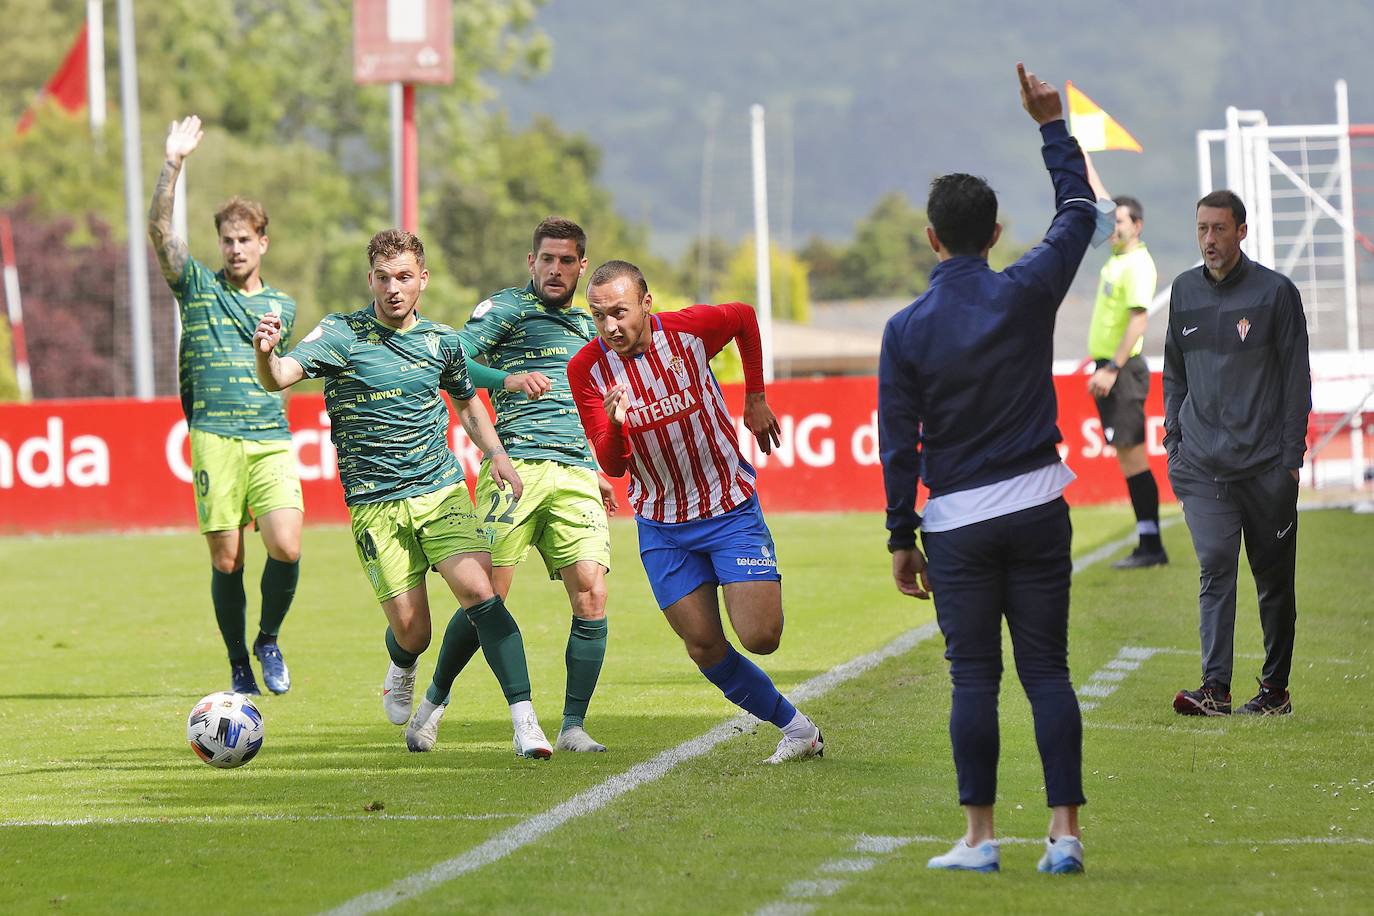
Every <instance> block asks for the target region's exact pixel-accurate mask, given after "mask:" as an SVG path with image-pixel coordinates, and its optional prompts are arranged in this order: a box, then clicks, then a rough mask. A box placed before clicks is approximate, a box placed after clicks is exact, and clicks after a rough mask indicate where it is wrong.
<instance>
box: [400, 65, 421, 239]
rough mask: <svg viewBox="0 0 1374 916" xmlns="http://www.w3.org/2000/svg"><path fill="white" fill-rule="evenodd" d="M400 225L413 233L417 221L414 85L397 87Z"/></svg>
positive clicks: (418, 197) (417, 171)
mask: <svg viewBox="0 0 1374 916" xmlns="http://www.w3.org/2000/svg"><path fill="white" fill-rule="evenodd" d="M401 122H402V123H401V146H402V151H401V166H402V168H401V227H402V228H403V229H405V230H406V231H407V232H416V231H418V227H419V224H420V149H419V146H420V138H419V132H418V130H417V129H416V126H415V84H414V83H406V84H405V86H404V87H402V90H401Z"/></svg>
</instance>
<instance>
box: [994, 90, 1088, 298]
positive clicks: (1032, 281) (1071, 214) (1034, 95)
mask: <svg viewBox="0 0 1374 916" xmlns="http://www.w3.org/2000/svg"><path fill="white" fill-rule="evenodd" d="M1016 73H1017V76H1018V77H1019V79H1020V81H1021V104H1022V106H1023V107H1024V108H1025V109H1026V112H1027V113H1028V114H1029V115H1030V116H1031V118H1032V119H1034V121H1035V123H1036V124H1038V125H1040V136H1041V139H1042V140H1043V145H1042V146H1041V147H1040V155H1041V157H1042V158H1043V159H1044V162H1045V168H1046V169H1047V170H1048V171H1049V173H1050V180H1051V181H1052V182H1054V206H1055V214H1054V220H1053V221H1052V222H1051V223H1050V228H1049V231H1047V232H1046V233H1045V239H1044V241H1042V242H1041V243H1040V244H1039V245H1036V246H1035V247H1034V248H1032V249H1031V250H1030V251H1028V252H1026V254H1025V255H1023V256H1022V257H1021V259H1020V260H1018V261H1017V262H1016V263H1015V264H1013V265H1012V266H1011V267H1009V268H1007V271H1006V274H1007V276H1009V277H1011V278H1012V279H1014V280H1016V281H1017V282H1020V283H1023V284H1025V285H1031V286H1035V287H1037V288H1039V289H1041V290H1043V291H1044V292H1045V293H1046V294H1048V296H1049V297H1050V298H1049V302H1050V304H1051V305H1052V306H1053V307H1054V308H1055V309H1056V310H1057V309H1058V308H1059V304H1060V303H1061V302H1062V301H1063V300H1064V294H1065V293H1067V292H1068V290H1069V285H1070V284H1071V283H1073V278H1074V274H1076V273H1077V272H1078V265H1079V264H1080V263H1081V262H1082V261H1083V254H1084V253H1085V252H1086V251H1087V250H1088V242H1089V241H1091V240H1092V235H1093V229H1094V228H1095V227H1096V225H1097V204H1096V195H1095V194H1094V193H1093V189H1092V186H1091V185H1089V184H1088V171H1087V165H1086V164H1085V163H1084V161H1083V151H1082V150H1081V149H1079V147H1078V141H1077V140H1075V139H1074V138H1073V137H1071V136H1070V135H1069V131H1068V127H1067V126H1066V125H1065V124H1064V104H1063V100H1062V99H1060V97H1059V90H1058V89H1056V88H1055V87H1053V86H1051V85H1050V84H1049V83H1047V82H1045V81H1044V80H1042V79H1039V78H1038V77H1037V76H1036V75H1035V74H1034V73H1030V72H1028V71H1027V70H1026V68H1025V67H1024V66H1023V65H1022V64H1017V65H1016Z"/></svg>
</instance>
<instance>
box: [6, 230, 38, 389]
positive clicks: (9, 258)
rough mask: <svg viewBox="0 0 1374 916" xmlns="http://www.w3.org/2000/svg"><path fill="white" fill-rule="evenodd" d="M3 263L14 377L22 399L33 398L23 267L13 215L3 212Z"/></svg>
mask: <svg viewBox="0 0 1374 916" xmlns="http://www.w3.org/2000/svg"><path fill="white" fill-rule="evenodd" d="M0 264H2V265H3V266H4V273H5V282H4V287H5V309H6V312H7V314H8V315H9V319H10V344H11V346H13V348H14V379H15V381H16V382H18V384H19V399H20V400H21V401H32V400H33V375H32V373H31V372H30V371H29V348H28V346H27V344H25V342H24V307H23V305H22V304H21V303H20V301H19V267H18V266H17V265H16V264H15V258H14V234H13V233H12V232H11V231H10V218H9V217H8V216H6V215H5V214H3V213H0Z"/></svg>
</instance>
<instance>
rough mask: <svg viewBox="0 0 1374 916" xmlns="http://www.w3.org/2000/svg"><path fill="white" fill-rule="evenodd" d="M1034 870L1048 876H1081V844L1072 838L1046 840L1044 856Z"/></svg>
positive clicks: (1062, 837)
mask: <svg viewBox="0 0 1374 916" xmlns="http://www.w3.org/2000/svg"><path fill="white" fill-rule="evenodd" d="M1036 869H1037V870H1038V871H1042V872H1044V873H1045V874H1048V875H1078V874H1082V873H1083V842H1082V841H1081V840H1079V839H1078V838H1077V837H1072V836H1061V837H1060V838H1059V839H1057V840H1046V841H1045V854H1044V855H1043V856H1041V857H1040V864H1039V865H1037V866H1036Z"/></svg>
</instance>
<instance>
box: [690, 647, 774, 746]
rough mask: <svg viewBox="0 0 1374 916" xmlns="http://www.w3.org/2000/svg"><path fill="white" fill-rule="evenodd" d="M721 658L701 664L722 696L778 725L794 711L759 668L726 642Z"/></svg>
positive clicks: (704, 672)
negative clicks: (709, 665)
mask: <svg viewBox="0 0 1374 916" xmlns="http://www.w3.org/2000/svg"><path fill="white" fill-rule="evenodd" d="M728 648H729V650H730V651H729V652H728V653H727V654H726V656H725V658H723V659H721V660H720V661H719V662H717V663H716V664H714V665H712V666H711V667H709V668H702V669H701V673H702V674H704V675H706V680H708V681H710V682H711V683H712V684H715V685H716V686H717V687H719V688H720V692H721V693H723V694H725V698H726V699H727V700H729V701H730V702H731V703H734V704H735V705H736V706H738V707H740V708H741V709H743V710H744V711H745V712H747V713H749V714H750V715H752V716H754V717H755V718H757V719H761V720H763V721H764V722H772V723H773V724H774V725H776V726H777V727H778V728H782V727H783V726H784V725H786V724H787V723H788V722H791V721H792V719H793V718H794V717H795V716H796V715H797V709H796V707H795V706H793V705H792V704H791V703H789V702H788V701H787V697H785V696H783V695H782V694H780V693H778V688H776V687H774V686H773V682H772V681H771V680H769V678H768V675H766V674H764V673H763V669H762V668H760V667H759V666H758V665H756V664H754V663H753V662H751V661H750V660H749V659H747V658H745V657H744V656H743V655H740V654H739V652H737V651H735V647H734V646H729V647H728Z"/></svg>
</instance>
